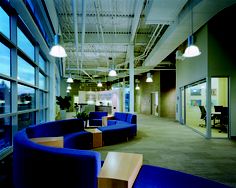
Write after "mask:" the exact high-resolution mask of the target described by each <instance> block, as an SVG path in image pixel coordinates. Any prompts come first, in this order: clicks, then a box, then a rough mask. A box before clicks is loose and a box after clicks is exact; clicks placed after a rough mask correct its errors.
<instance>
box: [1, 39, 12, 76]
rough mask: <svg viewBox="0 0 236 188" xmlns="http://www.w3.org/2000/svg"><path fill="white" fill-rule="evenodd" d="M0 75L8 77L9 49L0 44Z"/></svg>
mask: <svg viewBox="0 0 236 188" xmlns="http://www.w3.org/2000/svg"><path fill="white" fill-rule="evenodd" d="M0 65H1V69H0V73H2V74H5V75H7V76H10V70H11V69H10V49H9V48H8V47H6V46H5V45H3V44H2V43H1V42H0Z"/></svg>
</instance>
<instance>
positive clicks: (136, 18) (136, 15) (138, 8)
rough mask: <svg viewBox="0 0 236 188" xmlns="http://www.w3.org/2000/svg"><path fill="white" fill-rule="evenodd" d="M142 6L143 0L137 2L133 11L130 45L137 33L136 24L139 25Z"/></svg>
mask: <svg viewBox="0 0 236 188" xmlns="http://www.w3.org/2000/svg"><path fill="white" fill-rule="evenodd" d="M143 5H144V0H137V2H136V7H135V11H134V19H133V22H132V26H131V37H130V43H133V42H134V37H135V34H136V32H137V28H138V23H139V19H140V16H141V13H142V9H143Z"/></svg>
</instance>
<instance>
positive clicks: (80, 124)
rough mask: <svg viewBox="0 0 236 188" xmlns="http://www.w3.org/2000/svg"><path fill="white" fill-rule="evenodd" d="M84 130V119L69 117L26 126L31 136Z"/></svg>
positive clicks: (55, 134)
mask: <svg viewBox="0 0 236 188" xmlns="http://www.w3.org/2000/svg"><path fill="white" fill-rule="evenodd" d="M82 130H84V121H83V120H82V119H77V118H75V119H67V120H59V121H52V122H47V123H43V124H39V125H32V126H30V127H27V128H26V133H27V135H28V137H29V138H36V137H47V136H63V135H65V134H69V133H73V132H78V131H82Z"/></svg>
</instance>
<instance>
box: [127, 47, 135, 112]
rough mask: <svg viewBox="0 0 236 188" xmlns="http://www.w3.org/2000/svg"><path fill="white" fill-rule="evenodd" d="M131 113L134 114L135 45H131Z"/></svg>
mask: <svg viewBox="0 0 236 188" xmlns="http://www.w3.org/2000/svg"><path fill="white" fill-rule="evenodd" d="M128 54H129V91H130V93H129V112H130V113H133V112H134V45H129V53H128Z"/></svg>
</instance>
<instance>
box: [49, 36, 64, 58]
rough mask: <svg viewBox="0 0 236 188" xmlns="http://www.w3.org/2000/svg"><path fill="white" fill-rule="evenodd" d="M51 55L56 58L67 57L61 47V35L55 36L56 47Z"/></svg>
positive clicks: (51, 51)
mask: <svg viewBox="0 0 236 188" xmlns="http://www.w3.org/2000/svg"><path fill="white" fill-rule="evenodd" d="M49 54H50V55H51V56H54V57H67V54H66V51H65V49H64V48H63V47H62V46H61V45H60V35H55V36H54V45H53V46H52V48H51V50H50V52H49Z"/></svg>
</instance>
